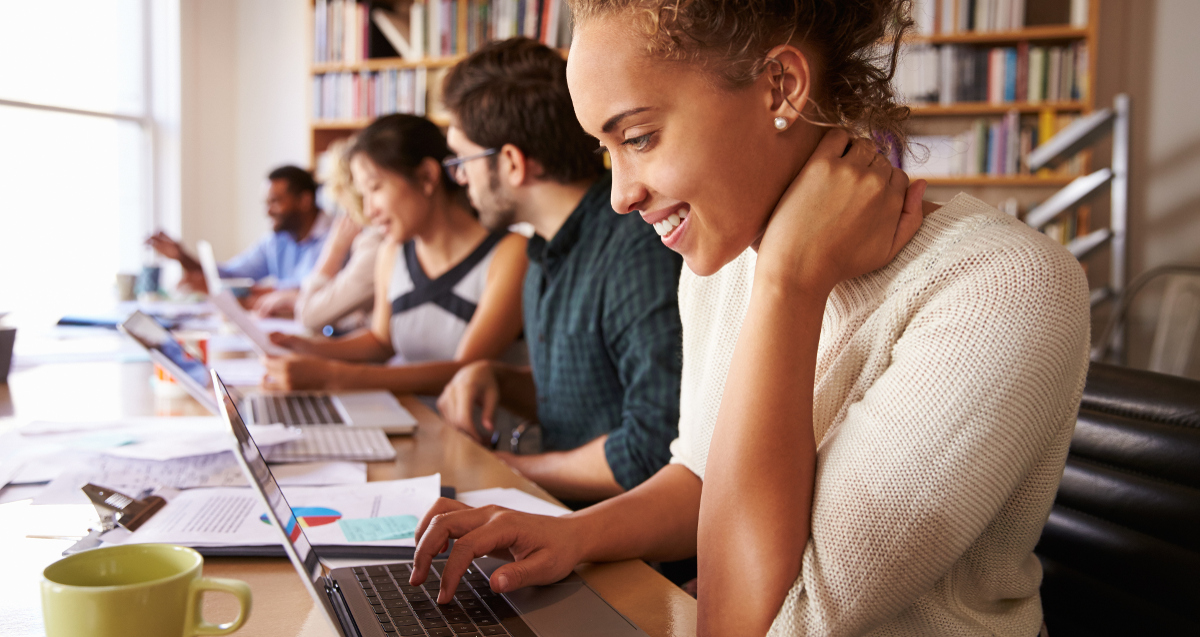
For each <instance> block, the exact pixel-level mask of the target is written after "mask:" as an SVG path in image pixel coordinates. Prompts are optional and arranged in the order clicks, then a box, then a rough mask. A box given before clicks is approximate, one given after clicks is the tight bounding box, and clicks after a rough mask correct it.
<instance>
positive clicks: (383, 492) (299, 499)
mask: <svg viewBox="0 0 1200 637" xmlns="http://www.w3.org/2000/svg"><path fill="white" fill-rule="evenodd" d="M441 483H442V481H441V475H440V474H434V475H431V476H425V477H423V478H412V479H410V480H388V481H381V482H368V483H366V484H358V485H353V486H328V487H292V488H289V489H287V490H286V491H285V494H284V495H285V497H286V498H287V501H288V504H290V505H291V507H292V512H293V515H294V517H293V519H292V520H290V521H289V522H288V523H287V527H288V528H287V529H286V530H287V531H288V533H289V535H293V536H294V535H297V534H298V533H299V531H297V526H296V525H297V524H298V525H299V528H302V529H303V531H304V534H305V536H307V537H308V540H309V542H311V543H312V544H313V545H315V546H345V545H358V546H371V547H410V548H411V547H414V546H416V544H415V542H414V541H413V534H414V532H415V531H416V528H417V524H418V523H419V522H420V520H421V517H422V516H424V515H425V513H426V512H427V511H428V510H429V507H431V506H433V503H434V502H435V501H436V500H437V499H438V497H440V493H441ZM165 497H168V503H167V506H166V507H164V508H163V509H162V510H161V511H159V512H158V513H157V514H156V515H155V516H154V517H153V518H151V519H150V520H149V521H147V522H146V523H145V524H144V525H143V526H142V527H141V528H139V529H138V530H137V531H135V532H133V533H129V532H128V531H125V530H124V529H117V530H115V531H110V532H109V533H107V534H105V535H104V536H103V540H104V542H105V543H106V544H125V543H150V542H162V543H167V544H179V545H182V546H191V547H195V548H203V547H232V546H241V547H253V546H276V545H278V544H279V533H278V532H277V531H275V530H274V529H272V528H271V527H270V526H269V523H268V522H267V519H268V518H267V517H266V508H265V506H264V505H263V504H262V500H261V499H260V497H259V496H258V494H256V493H255V492H254V491H253V490H251V489H249V488H239V487H222V488H211V489H192V490H190V491H183V492H179V493H177V494H171V493H167V494H166V496H165Z"/></svg>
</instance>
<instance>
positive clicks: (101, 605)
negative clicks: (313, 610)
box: [42, 544, 250, 637]
mask: <svg viewBox="0 0 1200 637" xmlns="http://www.w3.org/2000/svg"><path fill="white" fill-rule="evenodd" d="M203 566H204V558H203V557H201V556H200V554H199V553H197V552H196V551H193V550H192V549H189V548H185V547H182V546H172V545H170V544H129V545H125V546H112V547H106V548H100V549H93V550H90V551H84V552H82V553H76V554H74V555H71V556H70V557H66V558H63V559H61V560H59V561H57V562H55V563H53V564H51V565H50V566H48V567H46V570H45V571H43V572H42V575H43V576H44V577H45V579H44V580H42V615H43V617H44V618H45V622H46V637H68V636H69V637H77V636H79V635H88V636H90V637H176V636H178V637H192V636H193V635H228V634H229V633H232V632H233V631H235V630H237V629H238V628H241V626H242V624H243V623H244V622H245V621H246V618H247V617H248V616H249V615H250V587H249V586H248V585H247V584H246V583H245V582H242V581H239V580H235V579H220V578H215V577H201V576H200V571H201V569H202V568H203ZM204 591H224V592H227V593H230V594H232V595H233V596H234V597H237V599H238V604H239V606H240V607H241V610H240V611H239V612H238V616H237V619H235V620H233V621H231V622H229V623H228V624H220V625H217V624H210V623H208V622H205V621H204V620H203V619H202V618H201V616H200V615H201V613H200V599H201V594H202V593H203V592H204Z"/></svg>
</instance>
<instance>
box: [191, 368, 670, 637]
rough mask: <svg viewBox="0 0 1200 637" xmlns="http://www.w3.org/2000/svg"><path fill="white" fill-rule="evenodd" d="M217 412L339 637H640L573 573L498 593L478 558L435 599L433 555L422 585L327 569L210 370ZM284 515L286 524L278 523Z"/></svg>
mask: <svg viewBox="0 0 1200 637" xmlns="http://www.w3.org/2000/svg"><path fill="white" fill-rule="evenodd" d="M212 379H213V387H214V388H215V390H216V397H217V399H218V401H219V404H220V405H221V413H222V414H223V415H224V416H225V418H226V419H227V420H228V421H229V427H230V429H232V430H233V435H234V437H235V438H237V442H238V445H237V449H236V450H234V454H233V455H234V456H235V457H236V458H237V459H238V462H239V463H240V464H241V465H242V470H243V471H244V472H245V474H246V477H247V478H248V479H249V481H250V486H251V487H253V488H254V489H255V490H256V491H257V492H258V494H259V495H260V496H262V499H263V503H264V504H266V506H267V515H268V516H269V517H270V519H271V524H272V526H273V527H274V528H275V529H276V530H278V532H279V537H280V540H281V542H282V544H283V548H284V551H285V552H286V553H287V555H288V558H289V559H291V560H292V564H294V565H295V566H296V570H297V571H299V573H300V577H301V579H303V580H304V586H305V588H307V589H308V592H309V594H310V595H312V597H313V600H314V601H316V603H317V607H318V608H320V609H321V612H322V613H324V615H325V617H326V619H328V620H329V624H330V625H331V626H332V627H333V629H334V631H335V632H336V633H337V634H338V635H342V636H343V637H395V636H397V635H401V636H403V635H427V636H430V637H454V636H455V635H465V636H467V637H479V636H480V635H511V636H512V637H560V636H562V637H566V636H570V637H624V636H629V637H647V635H646V633H644V632H642V630H641V629H639V628H638V627H637V626H635V625H634V624H633V622H631V621H629V620H628V619H626V618H625V616H624V615H621V614H620V613H618V612H617V611H616V609H614V608H613V607H612V606H609V605H608V602H605V601H604V598H602V597H600V595H599V594H597V593H596V591H594V590H592V588H591V587H590V586H588V585H587V582H585V581H583V578H581V577H579V575H577V574H575V573H572V574H571V575H569V576H568V577H567V578H566V579H564V580H562V581H561V582H558V583H557V584H551V585H549V586H536V587H530V588H524V589H521V590H519V591H515V592H513V593H504V594H499V593H495V592H493V591H492V589H491V585H490V584H489V583H488V579H489V578H490V577H491V574H492V572H493V571H495V570H496V569H497V568H499V567H500V566H502V565H503V564H504V562H503V561H501V560H497V559H493V558H486V557H484V558H478V559H476V560H475V561H474V563H473V564H472V565H471V567H470V569H469V570H468V571H467V574H466V575H465V576H464V577H463V578H462V580H461V581H460V582H459V583H458V588H457V592H456V593H455V594H454V601H453V602H451V603H449V604H445V605H439V604H437V602H436V600H437V590H438V586H440V582H441V580H440V575H441V573H442V568H443V566H444V565H445V562H444V561H441V560H434V562H433V568H431V569H430V572H429V578H428V579H427V580H426V582H425V583H424V584H423V585H422V586H410V585H409V584H408V576H409V573H410V572H411V567H412V562H395V563H392V564H381V565H373V566H355V567H349V568H335V569H332V570H329V569H327V568H326V567H325V566H323V565H322V564H321V563H320V561H319V560H318V559H317V555H316V553H315V552H314V551H313V548H312V545H311V544H309V542H308V538H307V537H305V535H304V529H303V528H302V527H303V525H300V524H296V522H295V519H294V518H293V516H292V509H291V506H289V505H288V503H287V499H286V498H284V497H283V492H282V491H280V489H279V485H278V484H277V483H276V482H275V477H274V476H273V475H271V469H270V468H269V467H268V466H267V463H266V461H264V460H263V457H262V454H261V453H259V451H258V446H257V445H255V444H254V439H253V438H252V437H251V436H250V432H249V431H248V430H247V429H246V425H245V424H244V423H243V422H242V418H241V416H240V415H239V414H238V410H237V406H236V405H235V404H234V402H233V399H232V398H230V396H229V392H228V391H227V390H226V389H225V385H224V383H222V382H221V379H220V377H218V376H217V373H216V372H212ZM283 520H287V524H283V523H282V521H283Z"/></svg>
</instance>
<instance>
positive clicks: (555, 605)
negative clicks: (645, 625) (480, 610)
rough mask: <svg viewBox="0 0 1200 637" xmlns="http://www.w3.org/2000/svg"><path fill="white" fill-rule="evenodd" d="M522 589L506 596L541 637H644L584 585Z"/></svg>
mask: <svg viewBox="0 0 1200 637" xmlns="http://www.w3.org/2000/svg"><path fill="white" fill-rule="evenodd" d="M572 579H576V581H567V582H565V583H562V584H551V585H549V586H538V587H534V588H522V589H521V590H518V591H516V592H513V593H507V594H505V597H507V598H508V601H509V602H511V603H512V605H513V607H514V608H516V609H517V611H518V612H519V613H521V619H524V620H525V623H527V624H529V627H530V628H532V629H533V630H534V632H536V633H537V634H538V635H540V636H543V637H555V636H557V635H571V636H572V637H610V636H611V635H641V634H643V633H642V632H641V631H640V630H638V629H637V627H635V626H634V625H633V624H631V623H629V622H628V621H627V620H626V619H625V618H624V617H622V616H621V614H620V613H618V612H617V611H615V610H613V608H612V607H611V606H609V605H608V603H607V602H605V601H604V600H603V599H602V598H601V597H600V596H599V595H597V594H596V592H595V591H593V590H592V589H591V588H590V587H588V586H587V585H586V584H584V583H583V581H581V580H578V579H577V578H572Z"/></svg>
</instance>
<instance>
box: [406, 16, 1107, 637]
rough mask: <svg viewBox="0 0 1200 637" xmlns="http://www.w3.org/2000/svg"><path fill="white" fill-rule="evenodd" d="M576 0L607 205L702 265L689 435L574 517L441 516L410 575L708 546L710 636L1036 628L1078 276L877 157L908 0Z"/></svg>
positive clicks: (683, 428)
mask: <svg viewBox="0 0 1200 637" xmlns="http://www.w3.org/2000/svg"><path fill="white" fill-rule="evenodd" d="M570 4H571V9H572V15H573V17H574V19H575V26H576V29H575V31H574V39H573V41H572V45H571V52H570V56H569V58H568V62H567V64H568V79H569V83H570V88H571V96H572V98H573V99H574V104H575V109H576V113H577V114H578V116H579V119H580V122H581V123H582V125H583V127H584V129H585V130H587V131H588V132H589V133H590V134H592V135H594V136H595V137H596V138H597V139H598V140H599V143H600V144H601V145H602V146H603V147H604V148H606V149H608V151H609V153H610V155H611V157H612V166H613V186H612V205H613V208H614V209H615V210H616V211H617V212H620V213H627V214H628V217H629V218H634V219H637V218H639V217H640V218H641V219H643V220H645V221H646V222H647V223H649V224H655V225H656V226H657V227H658V228H659V229H660V230H659V232H660V234H661V235H662V241H663V243H665V244H666V245H667V246H669V247H671V248H672V249H674V250H676V251H678V252H680V253H681V254H682V255H683V256H684V259H685V262H686V265H687V267H686V268H685V270H684V273H683V276H682V277H681V279H680V284H679V299H680V301H679V305H680V310H681V315H682V319H683V325H684V344H683V384H682V391H681V395H680V406H681V415H680V421H679V437H678V438H677V439H676V440H675V441H674V442H673V443H672V444H671V452H672V459H671V464H670V465H668V466H667V467H665V468H663V469H662V470H661V471H659V472H658V473H656V474H655V475H654V476H653V477H652V478H650V479H649V480H648V481H646V482H645V483H643V484H642V485H641V486H639V487H638V488H636V489H633V490H631V491H630V492H628V493H625V494H622V495H619V496H617V497H614V498H612V499H610V500H607V501H605V502H602V503H600V504H597V505H595V506H592V507H590V508H588V509H584V510H582V511H578V512H576V513H572V514H570V515H566V516H563V517H561V518H551V517H543V516H534V515H527V514H523V513H517V512H511V511H506V510H503V509H500V508H492V507H486V508H480V509H472V508H469V507H466V506H465V505H463V504H461V503H457V502H454V501H451V500H441V501H439V504H438V505H436V506H435V507H434V508H433V509H432V510H431V511H430V512H429V514H427V515H426V517H425V519H424V521H423V522H422V524H421V526H419V527H418V531H417V533H418V536H419V542H418V549H417V552H416V564H415V567H414V569H413V575H412V578H411V581H410V583H412V584H414V585H419V584H421V583H423V582H424V580H425V573H426V571H427V568H428V567H429V564H430V561H431V559H432V558H433V556H434V555H435V554H437V553H438V552H440V551H441V550H442V549H443V547H445V546H446V544H447V541H448V540H450V539H452V538H458V539H457V541H456V542H455V543H454V547H453V549H452V550H451V553H450V557H449V561H448V562H447V564H446V566H445V568H444V570H443V572H442V580H441V581H442V582H449V583H450V584H449V585H446V584H443V588H442V590H441V592H440V595H439V600H438V601H439V602H446V601H448V600H449V599H450V597H451V596H452V595H453V593H454V590H453V588H452V587H453V583H454V582H457V581H458V579H457V578H458V577H459V576H460V575H461V574H462V573H463V572H464V571H465V568H466V566H467V565H468V564H469V563H470V560H471V559H472V558H474V557H476V556H479V555H485V554H495V553H503V552H507V553H509V554H511V555H512V557H514V558H515V559H516V561H515V562H514V563H512V564H508V565H505V566H502V567H500V568H499V569H497V570H496V571H495V572H493V573H492V575H491V578H490V583H491V587H492V588H493V590H495V591H496V592H500V593H508V592H510V591H512V590H514V589H516V588H518V587H521V586H528V585H533V584H547V583H550V582H554V581H557V580H558V579H559V578H561V577H563V576H565V575H567V574H569V573H570V572H571V570H572V569H573V568H574V566H575V565H576V564H577V563H579V562H594V561H608V560H622V559H628V558H644V559H652V560H666V559H680V558H683V557H686V556H688V555H696V556H697V562H698V570H699V576H698V580H697V583H698V612H697V624H698V626H697V628H698V630H697V632H698V634H699V635H704V636H710V635H711V636H724V635H779V636H782V635H822V636H834V637H837V636H849V635H941V636H956V637H957V636H962V637H967V636H971V637H974V636H980V637H982V636H984V635H1023V636H1024V635H1028V636H1031V637H1032V636H1033V635H1037V634H1038V633H1039V629H1041V628H1042V610H1041V603H1040V598H1039V584H1040V580H1041V567H1040V564H1039V562H1038V559H1037V557H1036V556H1035V555H1034V554H1033V549H1034V546H1035V545H1036V544H1037V542H1038V539H1039V537H1040V535H1041V532H1042V527H1043V525H1044V524H1045V522H1046V519H1047V516H1048V515H1049V512H1050V508H1051V506H1052V504H1053V501H1054V496H1055V492H1056V490H1057V486H1058V483H1059V480H1060V478H1061V476H1062V472H1063V467H1064V463H1065V460H1066V455H1067V448H1068V446H1069V444H1070V441H1071V434H1072V432H1073V430H1074V425H1075V416H1076V411H1077V409H1078V406H1079V400H1080V395H1081V390H1082V388H1083V381H1084V377H1085V374H1086V371H1087V367H1088V349H1089V333H1088V332H1089V320H1090V317H1089V294H1088V288H1087V281H1086V277H1085V276H1084V273H1083V271H1082V269H1081V268H1080V267H1079V264H1078V262H1077V261H1075V259H1074V258H1073V257H1072V256H1071V255H1070V253H1069V252H1067V251H1066V250H1065V249H1064V248H1063V247H1062V246H1061V245H1058V244H1056V243H1055V242H1053V241H1051V240H1050V239H1048V238H1047V237H1046V236H1045V235H1042V234H1040V233H1038V232H1037V231H1035V230H1033V229H1032V228H1030V227H1028V226H1026V225H1025V224H1023V223H1021V222H1020V221H1018V220H1016V219H1013V218H1012V217H1010V216H1008V215H1006V214H1004V213H1003V212H1000V211H999V210H996V209H995V208H992V207H991V206H988V205H986V204H984V203H983V202H981V201H979V200H977V199H974V198H972V197H970V196H967V195H963V194H960V195H958V196H957V197H955V198H953V199H952V200H951V201H949V202H947V203H945V204H942V205H938V204H932V203H928V202H923V201H922V200H921V198H922V195H923V193H924V184H923V183H922V182H919V181H918V182H916V183H915V184H912V186H911V187H910V184H909V180H908V177H907V176H906V175H905V174H904V173H903V172H902V171H900V170H898V169H895V168H893V167H892V166H891V164H890V163H889V162H888V161H887V159H886V157H885V156H884V155H883V154H882V153H881V152H880V151H881V150H887V146H889V145H890V144H891V143H897V144H900V145H903V140H904V128H903V121H904V119H905V117H906V115H907V113H906V109H905V108H903V107H902V106H900V105H899V104H897V103H896V102H895V99H894V96H893V93H892V87H891V85H890V80H891V77H892V73H893V72H894V70H895V64H896V59H897V56H898V52H899V47H900V45H901V42H902V41H903V39H902V38H903V34H904V31H905V30H906V27H907V26H909V25H911V20H910V19H909V18H908V17H907V15H906V8H907V7H908V5H909V4H910V3H908V2H905V1H903V0H864V1H860V2H826V1H824V0H795V1H788V2H772V1H766V0H753V1H746V2H737V3H733V2H723V1H718V0H694V1H692V2H684V3H681V2H675V1H673V0H636V1H635V0H615V1H614V0H572V1H571V3H570ZM884 42H886V43H888V44H886V45H881V43H884ZM881 46H887V47H888V49H887V50H888V52H889V54H888V55H886V56H880V55H879V48H880V47H881ZM880 60H882V64H879V61H880ZM852 133H855V134H856V135H855V134H852ZM875 140H882V141H879V142H876V141H875ZM888 140H892V141H888ZM923 215H925V216H924V217H923ZM664 222H665V223H666V225H665V226H664V225H663V224H664Z"/></svg>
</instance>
